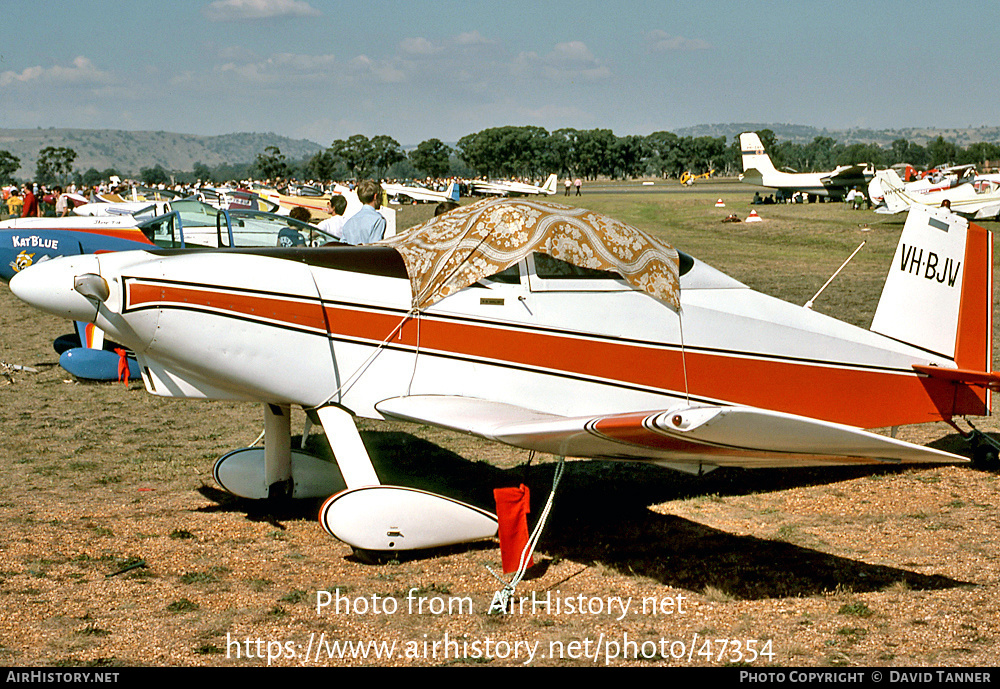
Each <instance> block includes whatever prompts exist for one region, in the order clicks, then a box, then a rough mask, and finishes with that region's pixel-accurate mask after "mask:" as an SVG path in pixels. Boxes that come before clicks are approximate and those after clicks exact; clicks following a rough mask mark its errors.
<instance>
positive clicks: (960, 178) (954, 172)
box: [868, 165, 982, 205]
mask: <svg viewBox="0 0 1000 689" xmlns="http://www.w3.org/2000/svg"><path fill="white" fill-rule="evenodd" d="M904 167H905V169H906V175H907V177H910V176H911V174H912V171H913V168H912V167H910V166H909V165H906V166H904ZM891 169H892V170H893V171H895V172H896V174H897V175H899V172H900V166H894V167H893V168H891ZM913 176H916V175H913ZM978 179H979V178H978V177H977V176H976V166H975V165H957V166H953V167H942V168H940V169H935V170H932V171H928V172H927V173H924V174H922V175H921V176H920V177H919V178H916V179H913V180H912V181H910V182H906V181H903V180H902V179H900V184H901V185H902V187H901V188H902V190H903V191H904V192H906V194H908V195H911V196H917V195H919V194H927V193H930V192H934V191H944V190H946V189H951V188H952V187H956V186H959V185H961V184H967V183H972V182H973V181H974V180H978ZM979 191H982V190H979ZM868 198H869V199H871V202H872V203H874V204H877V205H880V204H883V203H885V193H884V192H883V191H882V181H881V179H880V178H879V176H878V175H875V177H873V178H872V181H871V182H869V183H868Z"/></svg>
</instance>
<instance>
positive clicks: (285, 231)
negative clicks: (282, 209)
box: [229, 211, 336, 247]
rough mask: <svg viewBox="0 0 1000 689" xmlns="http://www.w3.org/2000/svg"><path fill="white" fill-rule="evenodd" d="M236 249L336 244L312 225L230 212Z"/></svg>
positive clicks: (329, 236) (267, 214)
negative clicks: (240, 247)
mask: <svg viewBox="0 0 1000 689" xmlns="http://www.w3.org/2000/svg"><path fill="white" fill-rule="evenodd" d="M229 217H230V222H231V224H232V228H233V244H234V245H235V246H281V247H295V246H322V245H323V244H326V243H328V242H331V241H336V240H335V239H334V237H333V235H331V234H327V233H326V232H323V230H321V229H319V228H318V227H316V226H314V225H310V224H308V223H304V222H300V221H298V220H295V219H294V218H289V217H288V216H282V215H274V214H271V213H263V212H258V211H230V213H229Z"/></svg>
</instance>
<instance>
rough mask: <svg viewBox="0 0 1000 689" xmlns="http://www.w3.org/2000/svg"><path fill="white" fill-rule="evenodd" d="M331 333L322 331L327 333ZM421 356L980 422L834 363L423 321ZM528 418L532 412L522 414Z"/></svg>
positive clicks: (879, 416) (191, 298)
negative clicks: (962, 416)
mask: <svg viewBox="0 0 1000 689" xmlns="http://www.w3.org/2000/svg"><path fill="white" fill-rule="evenodd" d="M158 306H163V307H166V308H170V307H180V308H200V309H210V310H212V311H216V312H223V313H226V312H228V313H230V314H233V315H234V316H237V317H243V318H251V319H261V320H263V321H265V322H276V323H278V324H281V325H283V326H285V327H294V328H301V329H308V330H310V331H314V332H321V333H329V336H330V337H332V338H334V339H347V340H356V341H361V342H363V343H369V344H372V345H376V344H378V343H381V342H383V341H384V340H385V339H386V338H387V337H388V336H389V335H390V334H391V333H392V332H393V331H394V330H395V329H396V328H397V327H399V325H400V321H401V320H404V319H407V318H408V317H407V316H406V314H405V313H404V312H403V311H377V310H373V309H368V308H364V307H355V306H349V305H339V304H330V303H327V304H324V305H323V306H322V307H321V306H320V304H319V302H318V301H316V302H314V301H307V300H303V299H302V298H298V299H296V298H293V297H289V298H287V299H286V298H279V297H275V296H272V295H266V294H259V293H252V292H237V291H232V292H230V291H218V290H213V289H210V288H205V289H201V288H190V287H183V286H178V285H173V284H169V283H153V284H150V283H148V282H143V281H140V280H137V279H133V278H130V279H129V280H128V290H127V303H126V310H128V309H136V308H150V307H158ZM328 324H329V325H328ZM417 338H418V328H417V320H416V319H413V318H409V319H408V320H406V322H405V323H404V324H403V327H401V328H400V329H399V332H397V333H396V334H395V336H394V337H393V339H392V340H391V341H389V342H387V343H386V344H387V345H388V346H390V347H403V348H406V349H415V348H417V347H418V340H417ZM419 350H420V351H421V352H424V353H427V354H432V353H433V354H440V355H445V356H452V357H459V358H465V359H471V360H474V361H483V362H485V363H489V362H495V363H497V364H499V365H505V366H513V367H516V368H523V369H529V370H537V371H539V372H541V373H550V374H555V375H565V376H571V377H575V378H582V379H590V380H593V381H594V382H597V383H610V384H618V385H624V386H627V387H632V388H639V389H645V390H648V391H650V392H654V393H655V392H662V393H665V394H672V395H673V396H675V397H676V396H678V395H683V394H684V390H685V371H684V366H685V363H686V368H687V381H688V384H689V390H690V394H691V395H692V396H694V397H696V398H700V399H710V400H716V401H721V402H729V403H733V404H743V405H748V406H754V407H761V408H764V409H772V410H775V411H782V412H786V413H790V414H798V415H801V416H808V417H813V418H817V419H823V420H826V421H833V422H837V423H844V424H849V425H852V426H859V427H862V428H875V427H882V426H894V425H901V424H908V423H923V422H927V421H935V420H940V419H942V418H951V416H953V415H959V414H970V415H978V414H982V413H983V403H982V401H981V399H979V398H978V397H976V395H975V394H974V393H973V392H972V391H971V389H970V388H968V387H966V386H962V385H955V384H954V383H952V382H950V381H947V380H942V379H935V378H929V377H926V376H920V375H918V374H917V373H916V372H910V371H885V370H876V369H871V368H862V367H860V366H854V367H851V366H849V365H846V364H843V363H839V362H810V361H794V360H790V359H778V358H774V357H764V356H760V355H756V354H754V353H752V352H712V351H706V350H698V349H696V348H690V347H689V348H688V349H687V351H686V353H685V354H684V355H683V356H682V354H681V352H680V351H679V349H678V348H677V347H676V346H675V345H668V344H662V345H657V344H655V343H645V342H629V341H624V340H613V339H610V338H605V337H599V336H589V335H586V334H578V335H577V334H573V333H567V332H555V331H542V330H536V329H531V328H521V327H518V326H515V325H500V324H497V323H487V322H481V321H478V322H477V321H473V320H458V319H450V318H441V317H435V316H426V315H425V316H422V317H421V318H420V328H419ZM527 406H530V404H528V405H527Z"/></svg>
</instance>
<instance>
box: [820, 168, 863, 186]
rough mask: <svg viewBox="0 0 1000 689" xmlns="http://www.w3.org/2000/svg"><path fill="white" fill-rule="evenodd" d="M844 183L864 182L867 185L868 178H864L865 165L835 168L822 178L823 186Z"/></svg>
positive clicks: (841, 184)
mask: <svg viewBox="0 0 1000 689" xmlns="http://www.w3.org/2000/svg"><path fill="white" fill-rule="evenodd" d="M845 184H848V185H849V184H864V185H866V186H867V185H868V180H867V179H866V178H865V166H864V165H850V166H847V167H842V168H837V169H836V170H834V171H833V173H832V174H830V175H829V176H827V177H824V178H823V185H824V186H843V185H845Z"/></svg>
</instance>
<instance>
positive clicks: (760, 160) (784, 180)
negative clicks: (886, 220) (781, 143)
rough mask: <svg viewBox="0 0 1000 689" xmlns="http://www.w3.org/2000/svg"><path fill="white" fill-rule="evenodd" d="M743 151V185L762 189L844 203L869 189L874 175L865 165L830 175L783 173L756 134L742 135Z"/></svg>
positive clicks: (833, 171) (834, 171)
mask: <svg viewBox="0 0 1000 689" xmlns="http://www.w3.org/2000/svg"><path fill="white" fill-rule="evenodd" d="M740 149H741V150H742V151H743V174H742V175H740V181H741V182H746V183H747V184H755V185H757V186H759V187H769V188H771V189H781V190H784V191H787V192H796V191H801V192H804V193H806V194H812V195H815V196H827V197H830V198H831V199H834V200H837V201H842V200H843V199H844V196H846V195H847V192H848V191H850V190H851V188H852V187H857V188H858V189H864V188H866V187H867V186H868V182H869V181H870V180H871V178H872V175H873V174H874V172H873V170H872V168H871V167H870V166H865V165H840V166H838V167H837V169H836V170H831V171H829V172H781V171H780V170H777V169H775V167H774V163H772V162H771V156H769V155H768V154H767V153H766V152H765V151H764V144H762V143H761V141H760V137H759V136H757V134H756V133H755V132H744V133H742V134H740Z"/></svg>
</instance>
